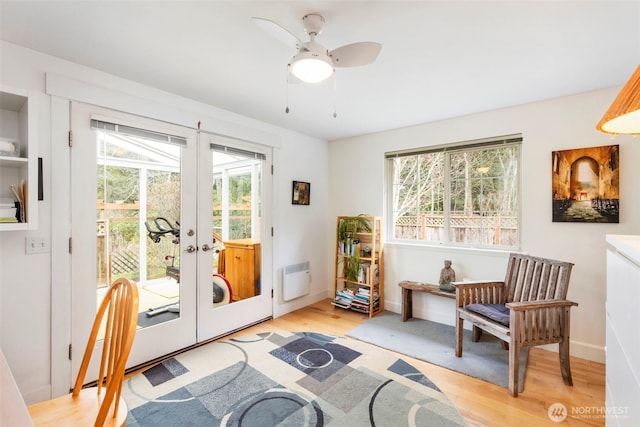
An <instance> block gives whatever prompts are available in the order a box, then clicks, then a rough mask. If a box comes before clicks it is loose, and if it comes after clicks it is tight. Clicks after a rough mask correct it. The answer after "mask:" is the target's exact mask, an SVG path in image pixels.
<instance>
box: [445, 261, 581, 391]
mask: <svg viewBox="0 0 640 427" xmlns="http://www.w3.org/2000/svg"><path fill="white" fill-rule="evenodd" d="M572 267H573V264H572V263H569V262H562V261H556V260H551V259H545V258H538V257H533V256H528V255H521V254H510V256H509V262H508V265H507V273H506V276H505V280H504V281H503V282H457V283H454V286H455V288H456V301H457V308H456V356H457V357H462V336H463V324H464V321H465V320H468V321H470V322H471V323H472V324H473V335H472V337H473V338H472V340H473V341H474V342H477V341H478V339H479V338H480V335H481V334H482V331H486V332H488V333H490V334H491V335H494V336H496V337H497V338H499V339H501V340H502V341H503V347H505V348H506V347H508V349H509V392H510V393H511V395H512V396H514V397H516V396H517V395H518V370H519V356H520V349H521V348H523V347H532V346H537V345H543V344H554V343H558V344H559V347H560V370H561V372H562V379H563V381H564V383H565V384H567V385H573V382H572V379H571V367H570V364H569V319H570V309H571V307H572V306H574V305H578V304H577V303H575V302H572V301H567V300H566V297H567V289H568V287H569V278H570V276H571V269H572Z"/></svg>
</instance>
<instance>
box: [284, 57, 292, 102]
mask: <svg viewBox="0 0 640 427" xmlns="http://www.w3.org/2000/svg"><path fill="white" fill-rule="evenodd" d="M289 67H291V64H287V96H286V98H287V102H286V103H287V105H286V107H287V108H285V109H284V112H285V113H286V114H289Z"/></svg>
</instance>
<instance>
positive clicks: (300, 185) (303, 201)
mask: <svg viewBox="0 0 640 427" xmlns="http://www.w3.org/2000/svg"><path fill="white" fill-rule="evenodd" d="M310 197H311V183H309V182H302V181H293V192H292V193H291V204H293V205H308V204H309V199H310Z"/></svg>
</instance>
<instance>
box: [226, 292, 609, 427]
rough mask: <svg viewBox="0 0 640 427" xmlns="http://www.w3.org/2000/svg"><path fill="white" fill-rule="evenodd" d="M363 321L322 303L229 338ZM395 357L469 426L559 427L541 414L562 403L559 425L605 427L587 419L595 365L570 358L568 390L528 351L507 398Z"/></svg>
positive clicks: (592, 405) (597, 399) (596, 403)
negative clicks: (514, 393) (519, 380)
mask: <svg viewBox="0 0 640 427" xmlns="http://www.w3.org/2000/svg"><path fill="white" fill-rule="evenodd" d="M366 319H367V317H366V315H364V314H359V313H356V312H353V311H348V310H343V309H340V308H335V307H333V306H332V305H331V304H330V300H329V299H327V300H325V301H321V302H318V303H316V304H313V305H311V306H308V307H305V308H303V309H300V310H297V311H294V312H292V313H288V314H286V315H284V316H282V317H279V318H277V319H273V320H270V321H267V322H264V323H261V324H258V325H255V326H252V327H251V328H249V329H245V330H243V331H240V332H237V333H235V334H233V335H231V336H238V335H242V334H247V333H260V332H269V331H294V332H306V331H308V332H320V333H326V334H329V335H340V336H342V335H346V333H347V332H348V331H350V330H351V329H353V328H355V327H356V326H358V325H359V324H360V323H362V322H364V321H365V320H366ZM231 336H229V337H231ZM229 337H225V339H226V338H229ZM452 345H453V343H452ZM380 351H387V350H384V349H380ZM398 357H401V358H402V359H405V360H406V361H408V362H409V363H410V364H411V365H413V366H414V367H416V368H418V369H420V370H421V371H422V372H423V373H424V374H425V375H426V376H427V377H428V378H429V379H431V380H432V381H433V382H434V383H435V384H436V385H437V386H438V387H439V388H440V389H441V390H442V391H443V392H444V394H445V395H446V396H447V397H448V398H449V399H450V400H451V401H452V402H453V403H454V404H455V405H456V407H457V408H458V410H459V411H460V412H461V413H462V415H463V416H464V417H465V419H466V420H467V423H468V424H469V425H470V426H544V425H549V426H557V425H559V424H558V423H555V422H552V421H551V420H550V419H549V417H548V415H547V410H548V408H549V406H551V405H552V404H554V403H562V404H563V405H564V406H565V407H566V408H567V410H568V414H569V416H568V418H567V419H566V420H565V421H564V423H562V425H570V426H604V424H605V420H604V417H603V416H601V415H597V414H596V415H589V414H587V412H591V413H593V412H594V411H598V410H603V409H604V406H605V387H604V384H605V369H604V365H603V364H601V363H595V362H591V361H588V360H584V359H578V358H574V357H572V358H571V372H572V374H573V387H569V386H565V385H564V383H563V382H562V376H561V374H560V363H559V361H558V354H557V353H555V352H550V351H546V350H542V349H538V348H533V349H531V351H530V354H529V362H528V365H527V372H526V376H525V381H524V391H523V392H522V393H521V394H520V395H519V396H518V397H516V398H513V397H511V396H509V393H508V391H507V389H506V388H502V387H498V386H495V385H493V384H489V383H487V382H484V381H480V380H476V379H474V378H471V377H467V376H465V375H461V374H458V373H456V372H453V371H449V370H447V369H444V368H440V367H438V366H435V365H431V364H429V363H426V362H422V361H420V360H417V359H413V358H411V357H407V356H403V355H400V354H398Z"/></svg>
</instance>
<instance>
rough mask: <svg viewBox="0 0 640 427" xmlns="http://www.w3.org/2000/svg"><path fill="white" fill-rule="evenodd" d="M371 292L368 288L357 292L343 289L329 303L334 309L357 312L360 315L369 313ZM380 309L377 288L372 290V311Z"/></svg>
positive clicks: (361, 288) (362, 288) (359, 289)
mask: <svg viewBox="0 0 640 427" xmlns="http://www.w3.org/2000/svg"><path fill="white" fill-rule="evenodd" d="M371 297H372V295H371V291H370V290H369V288H366V287H360V288H358V291H357V292H354V291H353V290H351V289H343V290H341V291H337V292H336V297H335V298H334V300H333V301H332V302H331V304H333V305H334V306H336V307H340V308H344V309H351V310H354V311H359V312H360V313H369V301H370V300H371ZM379 307H380V296H379V294H378V288H377V287H375V288H374V289H373V311H374V312H376V311H378V308H379Z"/></svg>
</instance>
